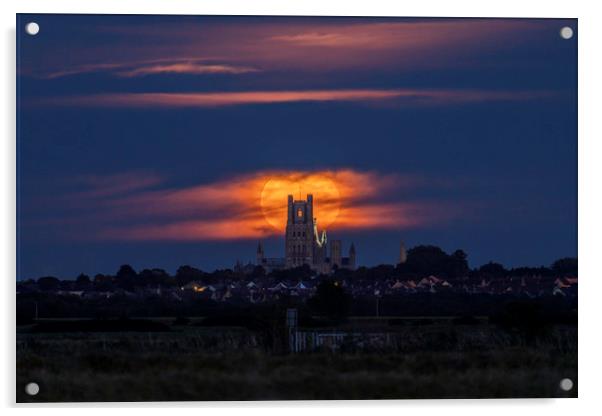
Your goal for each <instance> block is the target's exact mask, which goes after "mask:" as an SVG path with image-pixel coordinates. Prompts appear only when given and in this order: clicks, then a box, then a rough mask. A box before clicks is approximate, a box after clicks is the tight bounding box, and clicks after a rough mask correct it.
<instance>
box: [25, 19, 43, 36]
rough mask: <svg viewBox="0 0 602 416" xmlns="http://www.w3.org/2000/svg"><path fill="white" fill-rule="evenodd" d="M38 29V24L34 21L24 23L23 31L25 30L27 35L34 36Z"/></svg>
mask: <svg viewBox="0 0 602 416" xmlns="http://www.w3.org/2000/svg"><path fill="white" fill-rule="evenodd" d="M39 31H40V25H38V24H37V23H36V22H29V23H27V24H26V25H25V32H27V34H28V35H31V36H35V35H37V34H38V32H39Z"/></svg>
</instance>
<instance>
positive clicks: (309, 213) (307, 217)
mask: <svg viewBox="0 0 602 416" xmlns="http://www.w3.org/2000/svg"><path fill="white" fill-rule="evenodd" d="M313 215H314V202H313V196H312V195H311V194H308V195H307V200H299V201H296V200H294V199H293V196H292V195H289V196H288V217H287V221H286V236H285V253H286V267H287V268H290V267H298V266H302V265H304V264H307V265H309V266H313V264H314V258H313V257H314V217H313Z"/></svg>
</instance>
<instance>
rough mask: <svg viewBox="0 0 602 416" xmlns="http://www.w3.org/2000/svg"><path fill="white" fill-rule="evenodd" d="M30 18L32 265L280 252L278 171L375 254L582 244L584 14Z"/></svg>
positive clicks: (55, 271)
mask: <svg viewBox="0 0 602 416" xmlns="http://www.w3.org/2000/svg"><path fill="white" fill-rule="evenodd" d="M17 20H18V21H17V33H18V35H17V43H18V45H17V83H18V84H17V93H18V104H17V105H18V120H17V126H18V127H17V129H18V131H17V135H18V137H17V153H18V154H17V158H18V184H17V188H18V208H17V211H18V276H17V278H19V279H27V278H35V277H39V276H44V275H54V276H57V277H61V278H75V277H76V276H77V275H78V274H79V273H81V272H84V273H87V274H90V275H94V274H96V273H114V272H115V271H116V270H117V269H118V267H119V266H120V265H121V264H126V263H127V264H131V265H132V266H133V267H134V268H135V269H137V270H140V269H143V268H153V267H158V268H164V269H166V270H167V271H169V272H174V271H175V270H176V269H177V267H178V266H180V265H183V264H189V265H191V266H195V267H198V268H201V269H203V270H208V271H209V270H213V269H215V268H226V267H232V266H233V264H234V263H235V262H236V260H241V261H244V262H246V261H250V260H254V257H255V249H256V246H257V242H258V241H259V240H262V241H263V242H264V246H265V249H266V254H267V255H268V256H270V257H281V256H283V251H284V238H283V230H282V231H281V230H278V229H276V228H275V227H274V226H273V222H272V223H270V221H268V217H269V216H270V215H272V216H275V218H278V215H279V212H280V211H279V209H280V206H279V205H278V206H276V205H274V204H272V205H269V206H268V204H267V203H266V202H265V200H264V199H265V198H264V194H263V193H262V190H263V189H264V187H265V184H266V183H267V182H269V181H273V182H272V183H279V184H283V185H282V192H283V193H284V194H286V193H287V192H288V187H289V186H292V187H293V188H294V190H291V192H294V193H297V192H299V194H300V195H301V196H303V197H304V196H305V194H306V193H312V192H313V193H315V194H318V195H326V194H328V195H330V196H331V197H332V198H330V199H328V198H326V197H322V201H323V204H322V208H321V209H323V214H322V216H323V217H327V216H328V215H331V216H332V218H333V219H334V220H333V221H332V222H331V224H324V225H325V226H326V229H327V231H328V234H329V238H330V239H342V240H343V241H344V244H343V249H344V250H345V251H346V250H347V249H348V247H349V245H350V243H351V242H354V243H355V246H356V249H357V253H358V254H357V256H358V263H359V264H361V265H368V266H370V265H376V264H380V263H389V264H391V263H395V262H396V260H397V258H398V251H399V242H400V241H401V240H403V241H404V242H405V245H406V247H412V246H414V245H418V244H434V245H439V246H441V247H442V248H443V249H445V250H447V251H451V250H455V249H457V248H461V249H463V250H465V251H466V252H467V253H468V260H469V263H470V265H471V267H475V266H479V265H481V264H483V263H486V262H488V261H497V262H501V263H503V264H504V265H506V266H519V265H529V266H539V265H549V264H550V263H551V262H553V261H554V260H555V259H557V258H559V257H565V256H576V255H577V89H576V87H577V36H576V35H577V21H576V20H560V19H481V20H479V19H422V18H416V19H393V18H370V19H367V18H319V17H295V18H292V17H218V16H216V17H207V16H205V17H192V16H178V17H176V16H126V15H124V16H108V15H107V16H98V15H97V16H85V15H19V16H18V19H17ZM30 21H35V22H37V23H39V25H40V32H39V33H38V34H37V35H36V36H30V35H28V34H26V33H25V31H24V29H23V28H24V26H25V24H26V23H27V22H30ZM563 26H570V27H572V28H573V30H574V32H575V36H574V37H573V38H572V39H569V40H566V39H563V38H562V37H561V36H560V34H559V31H560V28H562V27H563ZM291 184H292V185H291ZM298 184H301V185H298ZM293 185H294V186H293ZM291 189H292V188H291ZM333 189H334V191H333ZM321 192H322V193H321ZM329 192H330V193H329ZM333 195H334V196H333ZM296 196H297V195H296ZM276 200H278V199H276ZM285 203H286V201H283V202H282V206H284V205H285ZM315 203H316V205H318V206H320V199H319V198H316V202H315ZM327 210H331V211H327ZM333 210H334V211H333ZM335 218H336V219H335ZM318 224H319V225H320V224H321V223H320V216H318Z"/></svg>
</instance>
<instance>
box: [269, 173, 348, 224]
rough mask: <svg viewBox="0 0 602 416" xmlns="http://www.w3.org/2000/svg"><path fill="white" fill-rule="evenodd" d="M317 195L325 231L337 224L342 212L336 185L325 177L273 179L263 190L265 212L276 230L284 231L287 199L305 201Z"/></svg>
mask: <svg viewBox="0 0 602 416" xmlns="http://www.w3.org/2000/svg"><path fill="white" fill-rule="evenodd" d="M307 194H312V195H313V196H314V217H316V218H317V221H318V227H319V228H320V229H324V228H326V227H328V226H330V225H331V224H333V223H334V222H335V221H336V219H337V216H338V215H339V209H340V193H339V190H338V188H337V186H336V183H335V182H334V181H333V180H332V179H331V178H330V177H328V176H326V175H323V174H313V175H307V176H305V175H303V176H302V175H290V176H284V175H283V176H279V177H272V178H270V179H269V180H268V181H267V182H266V183H265V185H264V186H263V189H262V191H261V210H262V212H263V216H264V217H265V220H266V221H267V222H268V224H270V225H271V226H272V227H274V228H276V229H277V230H281V231H283V230H284V228H285V227H286V216H287V209H288V208H287V198H288V195H293V198H295V199H296V200H298V199H305V198H307Z"/></svg>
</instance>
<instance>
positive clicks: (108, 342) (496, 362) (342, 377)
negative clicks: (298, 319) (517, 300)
mask: <svg viewBox="0 0 602 416" xmlns="http://www.w3.org/2000/svg"><path fill="white" fill-rule="evenodd" d="M450 322H451V321H450ZM450 322H446V323H440V322H433V321H431V320H429V321H427V323H426V324H418V325H417V324H416V321H415V320H414V321H412V322H411V323H409V324H407V325H401V326H400V325H396V326H395V328H393V329H392V330H393V331H395V332H394V336H395V339H396V340H397V341H396V342H395V343H394V344H391V345H380V346H373V347H367V348H366V347H364V348H362V349H357V348H354V347H351V346H350V347H347V348H346V347H345V346H344V347H343V348H341V349H339V350H337V351H336V352H332V351H330V350H327V349H324V350H321V351H317V352H311V353H309V352H304V353H298V354H288V355H287V354H274V353H271V352H268V351H269V349H266V348H265V345H263V343H264V341H263V340H262V337H261V335H260V334H257V333H256V332H253V331H249V330H246V329H241V328H216V327H213V328H204V327H199V326H194V325H192V324H186V325H182V326H171V325H170V326H169V331H168V332H161V331H156V332H140V331H139V332H87V333H84V332H58V331H56V332H37V333H36V332H33V331H32V329H31V327H23V328H21V329H20V331H19V333H18V335H17V401H18V402H42V401H44V402H59V401H60V402H65V401H66V402H72V401H173V400H182V401H184V400H196V401H201V400H287V399H289V400H311V399H326V400H330V399H430V398H503V397H577V383H576V380H577V333H576V327H571V326H555V327H553V328H548V329H547V330H546V331H544V332H542V333H541V334H539V335H538V336H537V337H535V338H534V337H531V336H524V335H523V334H521V333H516V332H509V331H506V330H502V329H499V328H497V327H495V326H494V325H491V324H487V323H479V324H471V325H462V324H452V323H450ZM147 329H148V328H147ZM155 329H156V328H155ZM38 330H40V328H38ZM41 330H44V331H46V330H48V328H47V327H41ZM566 377H568V378H571V379H572V380H573V381H575V387H574V388H573V390H572V391H570V392H563V391H562V390H561V389H560V388H559V381H560V380H561V379H563V378H566ZM31 381H35V382H37V383H38V384H39V385H40V393H39V394H38V395H37V396H35V397H31V396H27V395H26V394H25V392H24V386H25V385H26V384H27V383H28V382H31Z"/></svg>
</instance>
